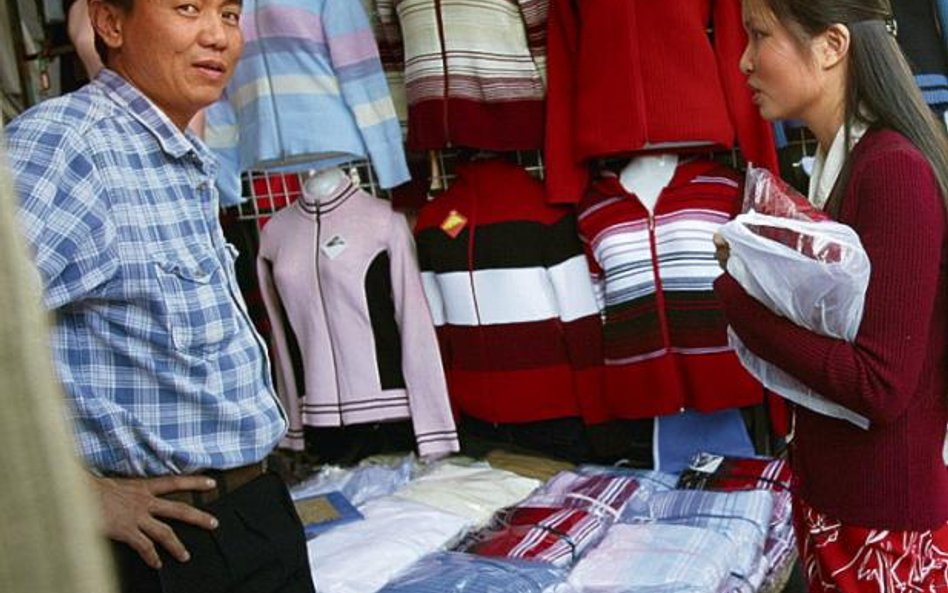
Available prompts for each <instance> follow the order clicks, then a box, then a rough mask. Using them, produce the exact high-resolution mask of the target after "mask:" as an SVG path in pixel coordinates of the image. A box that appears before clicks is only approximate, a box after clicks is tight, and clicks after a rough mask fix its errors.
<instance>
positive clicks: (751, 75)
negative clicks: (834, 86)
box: [740, 0, 823, 121]
mask: <svg viewBox="0 0 948 593" xmlns="http://www.w3.org/2000/svg"><path fill="white" fill-rule="evenodd" d="M743 4H744V27H745V28H746V29H747V38H748V39H747V47H746V48H745V49H744V54H743V55H742V56H741V62H740V65H741V72H743V73H744V74H745V75H746V76H747V84H748V85H749V86H750V87H751V90H752V92H753V99H754V104H755V105H757V108H758V109H760V114H761V115H762V116H763V117H764V118H766V119H769V120H775V119H802V120H804V121H806V120H807V113H808V112H809V111H811V110H812V109H813V106H814V105H815V104H816V103H817V102H818V99H819V94H820V92H821V90H822V85H821V82H822V80H823V79H822V72H821V70H820V68H819V67H818V66H817V63H816V60H815V56H814V53H813V52H814V50H813V47H814V42H813V40H812V39H810V40H807V41H806V42H804V43H803V44H801V43H800V41H799V40H798V39H797V37H795V36H794V34H793V33H792V32H791V31H790V30H789V29H788V28H787V27H786V26H785V25H784V24H782V23H781V22H780V21H779V20H777V18H776V16H774V14H773V12H772V11H771V10H770V8H769V7H768V6H767V5H766V3H765V0H744V3H743Z"/></svg>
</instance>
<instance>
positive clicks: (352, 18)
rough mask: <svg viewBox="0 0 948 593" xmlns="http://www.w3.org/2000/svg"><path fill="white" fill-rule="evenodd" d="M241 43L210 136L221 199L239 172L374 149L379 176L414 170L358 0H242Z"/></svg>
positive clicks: (321, 162) (302, 166)
mask: <svg viewBox="0 0 948 593" xmlns="http://www.w3.org/2000/svg"><path fill="white" fill-rule="evenodd" d="M240 28H241V31H242V32H243V34H244V40H245V42H246V43H245V45H244V51H243V54H242V55H241V58H240V61H239V62H238V63H237V68H236V71H235V72H234V77H233V79H232V80H231V81H230V83H229V84H228V85H227V89H226V90H225V94H224V96H223V98H222V99H221V100H220V101H218V102H217V103H215V104H214V105H212V106H210V107H209V108H208V109H207V124H206V130H205V138H206V141H207V143H208V145H209V146H210V147H211V148H212V149H213V150H214V151H215V152H216V153H217V154H218V156H219V157H220V159H221V165H222V171H221V175H220V176H219V180H218V186H219V188H220V190H221V200H222V202H223V203H224V204H235V203H239V202H240V201H241V193H240V173H241V172H244V171H248V170H279V171H305V170H307V169H313V168H317V169H321V168H325V167H329V166H332V165H336V164H340V163H344V162H347V161H352V160H358V159H363V158H369V159H370V160H371V162H372V167H373V169H374V171H375V174H376V175H377V176H378V183H379V185H380V186H381V187H383V188H389V187H394V186H396V185H399V184H401V183H403V182H405V181H407V180H408V178H409V174H408V167H407V165H406V163H405V150H404V146H403V144H402V132H401V127H400V126H399V124H398V119H397V117H396V114H395V108H394V106H393V104H392V99H391V95H390V94H389V90H388V84H387V83H386V80H385V74H384V73H383V71H382V63H381V61H380V60H379V53H378V47H377V46H376V43H375V37H374V35H373V32H372V26H371V24H370V23H369V20H368V18H367V17H366V14H365V11H364V8H363V6H362V3H361V2H358V1H355V0H309V1H308V2H295V1H293V0H244V2H243V14H242V16H241V20H240Z"/></svg>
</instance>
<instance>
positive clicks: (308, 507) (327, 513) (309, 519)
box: [294, 496, 339, 525]
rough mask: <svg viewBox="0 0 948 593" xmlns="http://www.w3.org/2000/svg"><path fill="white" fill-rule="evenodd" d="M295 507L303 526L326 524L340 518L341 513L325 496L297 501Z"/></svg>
mask: <svg viewBox="0 0 948 593" xmlns="http://www.w3.org/2000/svg"><path fill="white" fill-rule="evenodd" d="M294 505H295V506H296V512H297V514H299V516H300V521H302V522H303V525H309V524H312V523H325V522H326V521H332V520H333V519H338V518H339V511H337V510H336V508H335V507H334V506H332V503H331V502H329V500H328V499H327V498H326V497H324V496H318V497H316V498H308V499H306V500H302V501H297V502H295V503H294Z"/></svg>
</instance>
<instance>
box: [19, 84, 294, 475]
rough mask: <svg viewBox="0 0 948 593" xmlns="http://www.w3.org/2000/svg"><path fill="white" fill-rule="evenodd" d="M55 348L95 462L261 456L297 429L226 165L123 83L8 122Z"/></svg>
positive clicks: (122, 470)
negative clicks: (261, 321) (228, 210)
mask: <svg viewBox="0 0 948 593" xmlns="http://www.w3.org/2000/svg"><path fill="white" fill-rule="evenodd" d="M7 134H8V143H9V158H10V161H11V165H12V169H13V174H14V179H15V185H16V190H17V193H18V194H19V196H20V199H21V206H20V211H19V222H20V225H21V227H22V229H23V230H24V233H25V235H26V238H27V240H28V241H29V243H30V245H31V246H32V248H33V251H34V256H35V263H36V265H37V267H38V268H39V271H40V274H41V276H42V280H43V287H44V300H45V304H46V307H47V308H48V309H49V310H50V311H51V312H53V314H54V316H55V323H54V330H53V353H54V356H55V360H56V364H57V369H58V372H59V374H60V379H61V381H62V383H63V386H64V388H65V391H66V393H67V395H68V397H69V400H70V402H71V404H72V406H71V409H72V412H73V415H74V420H75V423H74V424H75V427H76V434H77V438H78V445H79V449H80V452H81V454H82V455H83V457H84V459H85V461H86V463H87V465H88V466H89V467H90V468H92V469H95V470H98V471H100V472H104V473H109V474H117V475H137V476H146V475H163V474H169V473H192V472H196V471H199V470H201V469H208V468H213V469H226V468H230V467H236V466H240V465H244V464H247V463H252V462H255V461H259V460H260V459H262V458H263V457H265V456H266V454H267V453H268V452H269V451H270V450H271V449H272V448H273V447H274V446H275V444H276V443H277V442H278V440H279V439H280V437H281V436H282V434H283V432H284V431H285V428H286V420H285V416H284V414H283V412H282V409H281V408H280V406H279V404H278V403H277V400H276V397H275V396H274V395H273V393H274V392H273V388H272V385H271V379H270V373H269V361H268V359H267V353H266V349H265V346H264V344H263V342H262V340H261V339H260V337H259V335H257V333H256V332H255V331H254V329H253V328H252V325H251V323H250V318H249V316H248V314H247V308H246V305H245V304H244V302H243V299H242V298H241V295H240V291H239V288H238V286H237V281H236V276H235V273H234V259H235V257H236V253H235V250H234V249H233V247H232V246H230V245H229V244H228V243H227V242H226V241H225V239H224V236H223V233H222V232H221V228H220V225H219V223H218V221H217V210H218V198H217V194H216V190H215V188H214V178H215V175H216V172H217V165H216V162H215V160H214V157H213V156H212V155H211V153H210V152H209V150H208V149H207V148H206V147H205V146H204V144H203V143H202V142H201V141H200V140H199V139H198V138H197V137H195V136H194V135H193V134H191V133H190V132H187V134H183V133H182V132H181V131H180V130H178V129H177V128H176V127H175V126H174V125H173V124H172V123H171V121H170V120H169V119H168V118H167V116H165V115H164V114H163V113H162V112H161V111H160V110H158V108H156V106H155V105H154V104H153V103H151V102H150V101H149V100H148V99H147V98H145V97H144V96H143V95H142V94H141V93H140V92H139V91H138V90H137V89H136V88H135V87H133V86H132V85H130V84H129V83H128V82H126V81H125V79H123V78H122V77H120V76H119V75H117V74H116V73H114V72H112V71H109V70H104V71H102V73H101V74H100V75H99V76H98V77H97V78H96V79H95V80H94V81H93V82H92V83H90V84H89V85H87V86H85V87H84V88H82V89H80V90H79V91H77V92H75V93H72V94H69V95H66V96H64V97H60V98H57V99H53V100H49V101H45V102H43V103H41V104H40V105H38V106H36V107H34V108H33V109H31V110H30V111H29V112H27V113H26V114H24V115H22V116H21V117H19V118H17V119H16V120H14V121H13V122H12V123H11V124H10V125H9V126H8V127H7Z"/></svg>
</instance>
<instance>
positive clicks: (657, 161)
mask: <svg viewBox="0 0 948 593" xmlns="http://www.w3.org/2000/svg"><path fill="white" fill-rule="evenodd" d="M677 166H678V155H677V154H670V153H669V154H654V155H652V154H650V155H643V156H639V157H636V158H634V159H632V160H631V161H629V163H628V164H627V165H626V166H625V167H623V168H622V171H621V172H620V173H619V183H621V184H622V187H624V188H625V190H626V191H628V192H629V193H631V194H635V197H637V198H638V199H639V201H641V202H642V205H643V206H645V208H647V209H648V211H649V212H653V211H654V210H655V203H656V202H657V201H658V196H659V195H661V193H662V190H663V189H665V187H667V186H668V183H669V182H670V181H671V179H672V176H674V174H675V168H676V167H677Z"/></svg>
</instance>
